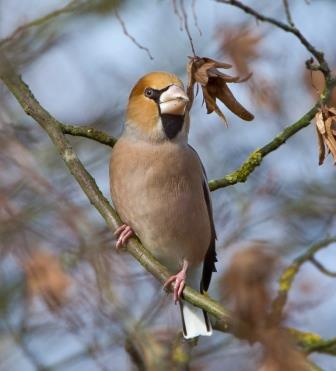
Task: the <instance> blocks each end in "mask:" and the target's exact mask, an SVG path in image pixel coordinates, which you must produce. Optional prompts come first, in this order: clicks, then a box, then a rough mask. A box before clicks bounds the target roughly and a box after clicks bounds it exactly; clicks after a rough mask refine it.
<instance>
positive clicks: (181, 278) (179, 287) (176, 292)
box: [163, 261, 188, 304]
mask: <svg viewBox="0 0 336 371" xmlns="http://www.w3.org/2000/svg"><path fill="white" fill-rule="evenodd" d="M187 267H188V263H187V262H186V261H184V262H183V268H182V270H181V271H180V272H178V273H177V274H175V275H173V276H171V277H169V278H168V279H167V281H166V282H165V283H164V285H163V288H164V289H166V288H167V287H168V286H169V285H170V284H172V283H175V285H174V289H173V298H174V303H175V304H177V302H178V301H179V300H180V298H181V296H182V292H183V289H184V286H185V281H186V271H187Z"/></svg>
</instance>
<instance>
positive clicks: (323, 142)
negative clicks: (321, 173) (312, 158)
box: [315, 106, 336, 165]
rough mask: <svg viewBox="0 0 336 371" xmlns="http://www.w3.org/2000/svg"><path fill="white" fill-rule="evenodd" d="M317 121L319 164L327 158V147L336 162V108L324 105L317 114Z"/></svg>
mask: <svg viewBox="0 0 336 371" xmlns="http://www.w3.org/2000/svg"><path fill="white" fill-rule="evenodd" d="M315 123H316V130H317V139H318V145H319V165H322V164H323V162H324V160H325V158H326V154H325V147H326V148H327V150H328V154H329V153H331V155H332V157H333V159H334V163H335V164H336V109H335V108H334V107H327V106H324V107H322V108H321V109H320V110H319V111H318V112H317V113H316V115H315Z"/></svg>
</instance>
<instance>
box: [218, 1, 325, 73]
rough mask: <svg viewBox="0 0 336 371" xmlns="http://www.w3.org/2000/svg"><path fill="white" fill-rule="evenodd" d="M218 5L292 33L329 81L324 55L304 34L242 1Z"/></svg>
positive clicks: (225, 2) (224, 2)
mask: <svg viewBox="0 0 336 371" xmlns="http://www.w3.org/2000/svg"><path fill="white" fill-rule="evenodd" d="M216 1H217V2H218V3H223V4H228V5H232V6H235V7H237V8H239V9H241V10H243V11H244V12H245V13H247V14H250V15H252V16H254V17H255V18H256V19H257V20H259V21H261V22H267V23H270V24H272V25H274V26H276V27H278V28H281V29H282V30H284V31H286V32H290V33H292V34H293V35H295V36H296V37H297V38H298V39H299V40H300V42H301V44H303V45H304V46H305V48H306V49H307V50H308V51H309V52H310V53H311V54H312V55H313V56H314V57H315V58H316V60H317V61H318V62H319V64H320V70H321V71H322V72H323V73H324V75H325V77H326V80H329V79H330V78H331V77H330V68H329V65H328V63H327V62H326V60H325V59H324V54H323V53H322V52H321V51H319V50H317V49H316V48H315V47H314V46H313V45H312V44H311V43H310V42H309V41H308V40H307V39H306V38H305V37H304V36H303V35H302V33H301V32H300V31H299V30H298V29H297V28H296V27H293V26H292V25H287V24H286V23H283V22H280V21H278V20H277V19H275V18H271V17H267V16H265V15H263V14H261V13H259V12H258V11H256V10H255V9H253V8H251V7H249V6H247V5H245V4H243V3H242V2H241V1H238V0H216Z"/></svg>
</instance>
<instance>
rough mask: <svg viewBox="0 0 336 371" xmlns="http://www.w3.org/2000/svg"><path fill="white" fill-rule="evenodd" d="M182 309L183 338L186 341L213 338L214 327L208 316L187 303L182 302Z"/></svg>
mask: <svg viewBox="0 0 336 371" xmlns="http://www.w3.org/2000/svg"><path fill="white" fill-rule="evenodd" d="M180 309H181V316H182V326H183V336H184V338H185V339H192V338H194V337H197V336H211V335H212V327H211V323H210V320H209V317H208V314H207V313H206V312H205V311H204V310H202V309H200V308H197V307H195V306H194V305H192V304H189V303H187V302H185V301H183V302H182V301H180Z"/></svg>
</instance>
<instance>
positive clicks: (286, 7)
mask: <svg viewBox="0 0 336 371" xmlns="http://www.w3.org/2000/svg"><path fill="white" fill-rule="evenodd" d="M282 2H283V5H284V8H285V13H286V17H287V22H288V24H289V25H290V26H292V27H295V25H294V22H293V19H292V15H291V12H290V9H289V4H288V0H282Z"/></svg>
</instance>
